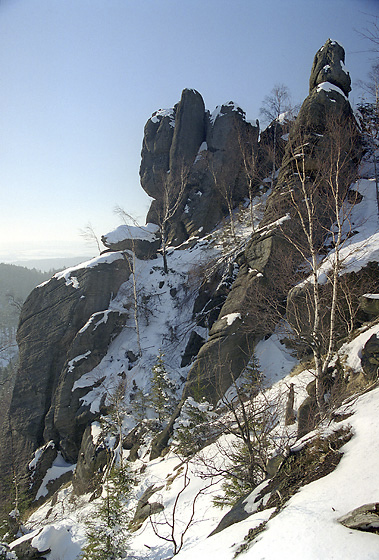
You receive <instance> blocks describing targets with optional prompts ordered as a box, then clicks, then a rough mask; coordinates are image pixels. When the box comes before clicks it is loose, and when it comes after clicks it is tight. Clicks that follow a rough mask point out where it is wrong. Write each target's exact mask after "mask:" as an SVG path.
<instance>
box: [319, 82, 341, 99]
mask: <svg viewBox="0 0 379 560" xmlns="http://www.w3.org/2000/svg"><path fill="white" fill-rule="evenodd" d="M321 90H323V91H326V92H329V91H336V92H337V93H339V94H340V95H342V96H343V97H344V98H345V99H347V97H346V95H345V94H344V92H343V91H342V89H340V88H339V87H338V86H335V85H334V84H331V83H330V82H322V83H321V84H319V85H318V86H317V91H321ZM331 101H333V100H331Z"/></svg>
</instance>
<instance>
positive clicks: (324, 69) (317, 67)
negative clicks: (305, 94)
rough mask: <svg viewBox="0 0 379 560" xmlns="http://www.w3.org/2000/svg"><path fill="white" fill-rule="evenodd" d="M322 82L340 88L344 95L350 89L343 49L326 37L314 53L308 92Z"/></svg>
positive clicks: (347, 93)
mask: <svg viewBox="0 0 379 560" xmlns="http://www.w3.org/2000/svg"><path fill="white" fill-rule="evenodd" d="M324 82H328V83H330V84H334V85H335V86H337V87H338V88H340V89H341V90H342V91H343V93H344V94H345V95H346V97H347V96H348V95H349V92H350V91H351V79H350V75H349V72H348V71H347V70H346V68H345V50H344V48H343V47H342V46H341V45H340V44H339V43H337V41H332V40H331V39H328V40H327V41H326V43H325V45H324V46H323V47H321V48H320V50H318V51H317V53H316V55H315V58H314V61H313V65H312V71H311V77H310V79H309V93H312V91H313V90H314V89H315V88H316V87H317V86H319V85H320V84H322V83H324Z"/></svg>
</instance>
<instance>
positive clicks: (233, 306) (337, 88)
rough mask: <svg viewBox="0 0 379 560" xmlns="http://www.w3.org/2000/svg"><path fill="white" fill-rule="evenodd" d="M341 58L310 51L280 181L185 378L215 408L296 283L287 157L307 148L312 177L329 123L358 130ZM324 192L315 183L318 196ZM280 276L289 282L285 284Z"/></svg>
mask: <svg viewBox="0 0 379 560" xmlns="http://www.w3.org/2000/svg"><path fill="white" fill-rule="evenodd" d="M344 60H345V53H344V49H343V48H342V47H341V46H340V45H339V44H338V43H337V42H336V41H331V40H330V39H329V40H328V41H327V42H326V43H325V45H324V46H323V47H322V48H321V49H320V50H319V51H318V52H317V53H316V56H315V59H314V62H313V66H312V71H311V79H310V94H309V96H308V97H307V98H306V99H305V101H304V103H303V104H302V106H301V109H300V111H299V114H298V116H297V118H296V121H295V123H294V125H293V126H292V128H291V132H290V135H289V138H288V141H287V146H286V149H285V151H284V157H283V161H282V166H281V170H280V173H279V177H278V180H277V183H276V185H275V188H274V189H273V192H272V194H271V196H270V197H269V199H268V203H267V205H266V210H265V214H264V217H263V220H262V222H261V231H260V232H259V234H253V235H252V237H251V239H250V241H249V243H248V245H247V247H246V249H245V251H244V253H243V255H240V257H239V273H238V276H237V278H236V280H235V282H234V283H233V285H232V288H231V290H230V292H229V294H228V296H227V298H226V300H225V303H224V305H223V306H222V308H221V310H220V314H219V317H218V319H217V320H216V321H215V322H214V324H213V326H212V328H211V330H210V333H209V338H208V340H207V342H206V343H205V344H204V345H203V346H202V348H201V349H200V351H199V353H198V356H197V359H196V360H195V362H194V364H193V366H192V368H191V371H190V373H189V380H188V385H187V388H186V391H188V392H189V393H190V392H191V386H192V384H195V383H196V382H197V381H196V380H198V379H199V378H200V379H201V380H202V383H203V385H204V387H206V389H207V396H208V398H210V399H212V400H213V401H215V402H216V401H217V400H218V399H219V398H220V395H221V394H222V391H223V390H226V388H227V387H228V386H229V385H230V384H231V382H232V380H233V378H234V379H236V378H237V377H238V376H239V375H240V373H241V371H243V369H244V367H245V366H246V363H247V361H248V359H249V356H251V353H252V349H253V348H254V345H255V344H256V342H257V341H258V340H260V339H262V338H263V337H265V336H266V335H267V334H269V333H270V330H271V329H272V327H273V325H272V321H271V319H272V318H270V316H269V314H268V313H267V302H270V306H271V307H272V308H274V309H276V310H277V312H278V316H279V314H280V312H283V313H284V311H285V307H286V304H285V302H286V300H287V297H288V292H289V290H290V288H291V286H293V285H295V284H296V283H297V281H298V280H296V274H298V270H299V265H300V263H301V262H302V261H303V257H302V256H301V255H300V253H299V252H298V251H297V250H296V249H295V246H294V245H293V244H291V243H288V242H287V241H286V235H287V237H288V236H291V235H296V236H297V238H298V239H299V240H300V238H301V235H302V232H301V229H300V228H298V229H296V227H295V226H294V221H293V219H292V218H293V211H294V210H293V206H291V204H290V203H289V199H288V197H286V196H283V195H284V194H285V192H287V191H288V192H290V191H291V190H293V189H296V188H297V187H296V181H297V176H296V173H294V171H296V170H294V167H293V152H294V150H295V149H296V147H297V146H302V145H307V147H308V150H307V154H306V156H305V161H304V165H305V169H306V170H307V173H309V175H310V176H311V175H312V173H313V172H316V171H317V168H316V167H315V166H316V165H317V163H316V160H315V157H314V153H315V151H316V152H317V157H318V158H319V160H320V158H321V160H322V158H323V156H322V154H323V153H326V151H327V150H328V139H327V138H324V133H325V132H326V131H327V128H328V126H329V123H330V121H332V120H333V119H334V118H338V119H342V120H343V121H344V122H345V123H346V125H347V126H352V127H353V129H354V130H355V131H356V125H355V121H354V119H353V113H352V109H351V107H350V103H349V101H348V99H347V95H348V93H349V91H350V83H351V81H350V76H349V74H348V72H347V71H346V69H345V67H344ZM355 133H356V134H357V150H356V154H355V156H356V157H352V159H351V170H349V173H350V171H352V172H354V170H356V169H357V165H358V161H359V141H358V132H357V131H356V132H355ZM308 152H309V153H308ZM323 188H324V187H323V186H322V185H320V189H321V191H322V189H323ZM324 198H325V197H323V196H322V192H320V196H319V198H318V201H319V205H318V208H317V212H318V216H319V226H318V230H317V231H316V232H315V235H316V237H317V236H319V240H320V242H321V238H322V236H323V235H325V230H324V225H325V223H327V222H328V220H329V215H328V210H327V209H326V207H325V205H324V203H323V199H324ZM278 218H279V219H281V218H283V219H284V218H285V221H282V222H281V225H280V228H278V227H276V226H275V221H276V220H277V219H278ZM287 218H288V220H287ZM328 223H329V222H328ZM272 224H274V225H272ZM262 226H263V227H262ZM285 277H287V280H288V282H285V281H284V278H285ZM290 294H291V292H290ZM295 296H296V297H297V298H298V297H301V298H302V297H303V294H299V291H297V292H296V294H295V293H294V292H293V293H292V295H291V297H290V298H289V300H290V302H292V303H293V301H294V299H295ZM287 311H288V309H287ZM237 314H238V318H236V320H235V321H233V322H230V321H228V319H227V317H231V316H237ZM265 318H266V319H265ZM271 332H272V331H271Z"/></svg>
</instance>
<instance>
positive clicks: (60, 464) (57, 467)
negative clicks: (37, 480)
mask: <svg viewBox="0 0 379 560" xmlns="http://www.w3.org/2000/svg"><path fill="white" fill-rule="evenodd" d="M75 467H76V465H75V464H74V465H73V464H71V463H67V462H66V461H65V460H64V459H63V457H62V454H61V452H60V451H58V455H57V457H56V459H55V460H54V461H53V464H52V466H51V467H50V468H49V469H47V471H46V474H45V477H44V479H43V481H42V484H41V486H40V487H39V489H38V492H37V495H36V498H35V499H36V500H38V499H39V498H41V497H42V496H46V495H47V493H48V488H47V485H48V483H49V482H51V481H52V480H56V479H57V478H60V477H61V476H62V475H64V474H65V473H67V472H72V471H74V469H75Z"/></svg>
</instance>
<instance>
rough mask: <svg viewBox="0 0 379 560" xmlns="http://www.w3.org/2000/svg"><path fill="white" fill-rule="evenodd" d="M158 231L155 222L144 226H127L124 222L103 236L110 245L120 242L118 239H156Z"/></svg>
mask: <svg viewBox="0 0 379 560" xmlns="http://www.w3.org/2000/svg"><path fill="white" fill-rule="evenodd" d="M158 231H159V226H157V225H156V224H146V225H145V226H128V225H126V224H124V225H121V226H118V227H117V228H116V229H115V230H113V231H111V232H109V233H106V234H105V235H104V236H103V237H104V240H105V241H106V242H107V243H109V244H110V245H113V244H116V243H120V241H124V239H138V240H143V241H156V239H157V234H158Z"/></svg>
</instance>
